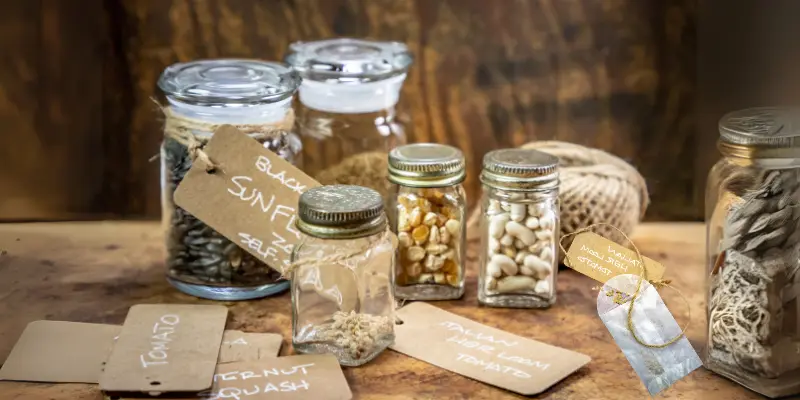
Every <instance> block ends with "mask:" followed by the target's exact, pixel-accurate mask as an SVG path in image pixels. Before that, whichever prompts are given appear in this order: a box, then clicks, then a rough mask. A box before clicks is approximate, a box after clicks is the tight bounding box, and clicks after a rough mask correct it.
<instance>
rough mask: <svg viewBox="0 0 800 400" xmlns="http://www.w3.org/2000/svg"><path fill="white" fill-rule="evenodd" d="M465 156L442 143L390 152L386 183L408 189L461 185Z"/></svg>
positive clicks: (406, 147) (413, 145) (400, 148)
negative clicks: (387, 181)
mask: <svg viewBox="0 0 800 400" xmlns="http://www.w3.org/2000/svg"><path fill="white" fill-rule="evenodd" d="M466 176H467V171H466V164H465V162H464V154H463V153H462V152H461V150H459V149H457V148H455V147H453V146H447V145H444V144H435V143H416V144H407V145H405V146H400V147H397V148H395V149H393V150H392V151H391V152H390V153H389V181H390V182H392V183H396V184H398V185H403V186H408V187H423V188H430V187H444V186H452V185H455V184H459V183H461V182H464V179H465V178H466Z"/></svg>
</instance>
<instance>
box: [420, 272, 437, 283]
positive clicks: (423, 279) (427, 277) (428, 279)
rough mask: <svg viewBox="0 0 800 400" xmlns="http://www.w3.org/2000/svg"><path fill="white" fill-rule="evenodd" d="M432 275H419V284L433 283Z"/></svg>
mask: <svg viewBox="0 0 800 400" xmlns="http://www.w3.org/2000/svg"><path fill="white" fill-rule="evenodd" d="M433 282H434V280H433V274H421V275H420V276H419V283H433Z"/></svg>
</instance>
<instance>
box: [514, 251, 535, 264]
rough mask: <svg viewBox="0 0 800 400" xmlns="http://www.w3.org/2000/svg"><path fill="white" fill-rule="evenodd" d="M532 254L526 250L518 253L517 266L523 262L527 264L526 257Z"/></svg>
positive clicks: (515, 259)
mask: <svg viewBox="0 0 800 400" xmlns="http://www.w3.org/2000/svg"><path fill="white" fill-rule="evenodd" d="M530 254H531V253H528V252H527V251H525V250H521V251H518V252H517V256H516V257H514V262H516V263H517V264H522V263H523V262H525V257H527V256H529V255H530Z"/></svg>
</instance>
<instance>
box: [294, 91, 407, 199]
mask: <svg viewBox="0 0 800 400" xmlns="http://www.w3.org/2000/svg"><path fill="white" fill-rule="evenodd" d="M299 103H300V104H299V105H298V106H297V126H298V128H297V130H298V133H299V134H300V137H301V139H302V141H303V157H302V164H303V170H304V171H305V172H306V173H307V174H308V175H310V176H312V177H314V178H315V179H317V180H318V181H319V182H320V183H322V184H337V183H341V184H353V185H359V186H365V187H368V188H370V189H374V190H376V191H378V193H380V194H381V195H382V196H386V195H387V194H388V189H389V184H388V182H387V181H386V157H387V154H388V152H389V151H390V150H391V149H393V148H395V147H397V146H400V145H404V144H406V137H407V135H406V131H407V128H408V123H407V122H405V120H406V118H405V116H404V115H402V114H400V115H398V112H397V110H396V108H395V107H394V106H391V107H388V108H384V109H379V110H375V111H370V112H363V113H339V112H333V111H322V110H317V109H314V108H311V107H308V106H306V105H304V104H303V103H302V102H299Z"/></svg>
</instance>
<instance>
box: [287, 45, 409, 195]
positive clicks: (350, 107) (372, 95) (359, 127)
mask: <svg viewBox="0 0 800 400" xmlns="http://www.w3.org/2000/svg"><path fill="white" fill-rule="evenodd" d="M286 61H287V62H288V63H289V64H290V65H292V67H293V68H294V69H295V70H297V71H298V72H299V73H300V75H301V76H302V78H303V82H302V84H301V85H300V89H299V93H298V98H299V104H298V105H297V107H296V109H297V117H298V118H297V127H298V133H299V134H300V136H301V138H302V140H303V149H304V150H303V169H304V171H305V172H306V173H307V174H309V175H310V176H312V177H314V178H315V179H316V180H317V181H319V182H320V183H322V184H324V185H325V184H353V185H360V186H366V187H369V188H372V189H375V190H377V191H378V192H379V193H380V194H381V195H382V196H386V194H387V193H388V189H389V185H388V182H387V181H386V156H387V154H388V152H389V151H390V150H391V149H392V148H394V147H396V146H399V145H403V144H405V143H406V137H407V135H408V128H409V127H410V121H409V118H408V116H407V114H405V113H403V112H402V111H401V110H400V109H399V108H398V106H397V103H398V100H399V98H400V88H401V87H402V85H403V81H404V80H405V78H406V73H407V71H408V68H409V67H410V66H411V62H412V58H411V55H410V53H409V51H408V48H407V47H406V46H405V45H404V44H402V43H397V42H376V41H370V40H357V39H331V40H321V41H316V42H307V43H302V42H301V43H294V44H292V45H291V47H290V49H289V54H288V55H287V57H286Z"/></svg>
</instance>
